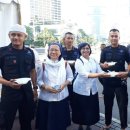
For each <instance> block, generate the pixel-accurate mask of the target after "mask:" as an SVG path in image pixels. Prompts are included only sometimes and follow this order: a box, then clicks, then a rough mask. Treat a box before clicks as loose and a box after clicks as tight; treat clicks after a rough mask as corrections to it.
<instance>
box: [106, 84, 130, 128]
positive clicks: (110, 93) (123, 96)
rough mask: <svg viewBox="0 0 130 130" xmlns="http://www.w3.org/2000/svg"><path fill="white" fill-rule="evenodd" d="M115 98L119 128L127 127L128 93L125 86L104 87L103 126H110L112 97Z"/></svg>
mask: <svg viewBox="0 0 130 130" xmlns="http://www.w3.org/2000/svg"><path fill="white" fill-rule="evenodd" d="M115 96H116V100H117V104H118V107H119V114H120V122H121V128H122V129H124V128H126V127H127V106H128V93H127V85H121V84H120V85H118V87H115V86H106V85H105V86H104V104H105V124H106V125H110V124H111V120H112V108H113V103H114V97H115Z"/></svg>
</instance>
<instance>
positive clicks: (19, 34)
mask: <svg viewBox="0 0 130 130" xmlns="http://www.w3.org/2000/svg"><path fill="white" fill-rule="evenodd" d="M10 35H11V36H12V37H16V36H17V37H22V36H23V34H21V33H10Z"/></svg>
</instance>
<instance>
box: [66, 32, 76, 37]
mask: <svg viewBox="0 0 130 130" xmlns="http://www.w3.org/2000/svg"><path fill="white" fill-rule="evenodd" d="M67 34H70V35H74V34H73V33H72V32H66V33H65V36H66V35H67Z"/></svg>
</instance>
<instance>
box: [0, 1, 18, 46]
mask: <svg viewBox="0 0 130 130" xmlns="http://www.w3.org/2000/svg"><path fill="white" fill-rule="evenodd" d="M4 2H5V1H4ZM17 7H18V6H17V3H15V2H11V3H3V2H1V1H0V47H1V46H5V45H7V44H9V43H10V41H9V38H8V30H9V28H10V26H12V25H13V24H16V23H18V22H19V12H18V10H17Z"/></svg>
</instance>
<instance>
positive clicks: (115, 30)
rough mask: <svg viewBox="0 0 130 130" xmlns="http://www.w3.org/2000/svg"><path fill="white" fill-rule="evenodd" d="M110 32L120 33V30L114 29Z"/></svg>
mask: <svg viewBox="0 0 130 130" xmlns="http://www.w3.org/2000/svg"><path fill="white" fill-rule="evenodd" d="M109 32H119V30H118V29H115V28H113V29H111V30H110V31H109Z"/></svg>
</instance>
